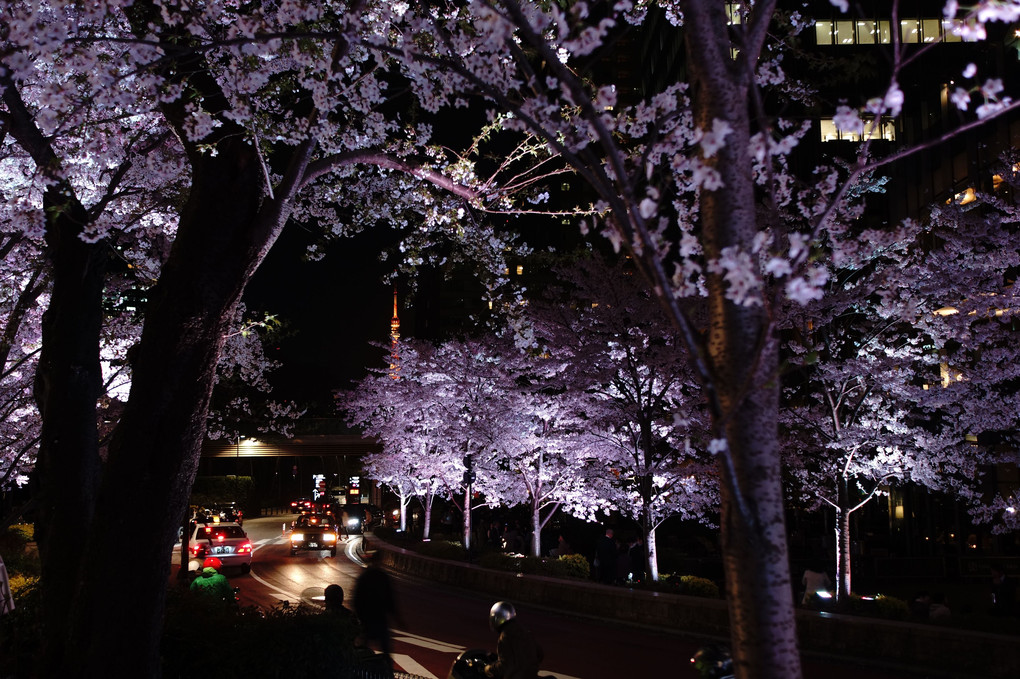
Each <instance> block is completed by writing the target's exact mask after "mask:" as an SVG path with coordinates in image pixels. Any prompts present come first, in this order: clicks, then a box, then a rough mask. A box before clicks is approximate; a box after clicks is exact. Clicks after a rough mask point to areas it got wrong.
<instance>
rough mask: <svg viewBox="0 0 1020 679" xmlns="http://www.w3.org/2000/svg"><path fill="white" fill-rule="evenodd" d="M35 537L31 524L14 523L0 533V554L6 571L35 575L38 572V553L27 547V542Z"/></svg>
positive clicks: (12, 573)
mask: <svg viewBox="0 0 1020 679" xmlns="http://www.w3.org/2000/svg"><path fill="white" fill-rule="evenodd" d="M34 538H35V531H34V529H33V526H32V525H31V524H27V523H21V524H15V525H13V526H10V527H8V528H7V530H6V531H3V532H2V533H0V556H2V557H3V560H4V566H5V567H6V568H7V571H8V573H10V574H11V575H14V574H16V573H22V574H25V575H35V574H38V573H39V555H38V553H37V552H36V551H35V550H33V549H28V543H29V542H31V541H32V540H33V539H34Z"/></svg>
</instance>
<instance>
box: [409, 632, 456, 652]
mask: <svg viewBox="0 0 1020 679" xmlns="http://www.w3.org/2000/svg"><path fill="white" fill-rule="evenodd" d="M393 639H394V640H395V641H403V642H404V643H405V644H411V645H412V646H421V647H422V648H430V649H432V650H433V651H439V652H441V653H460V652H461V651H463V650H464V647H463V646H456V645H454V644H448V643H446V642H445V641H437V640H435V639H429V638H428V637H423V636H421V635H420V634H411V633H410V632H401V631H400V630H393Z"/></svg>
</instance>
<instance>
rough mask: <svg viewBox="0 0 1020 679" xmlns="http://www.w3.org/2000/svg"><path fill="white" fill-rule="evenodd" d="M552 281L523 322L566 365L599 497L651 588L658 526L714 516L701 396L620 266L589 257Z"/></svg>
mask: <svg viewBox="0 0 1020 679" xmlns="http://www.w3.org/2000/svg"><path fill="white" fill-rule="evenodd" d="M556 273H557V278H558V280H559V281H560V282H561V283H560V284H561V285H562V286H563V287H564V288H565V290H563V291H561V292H558V291H555V290H554V291H552V292H550V294H549V296H548V299H547V300H545V301H543V302H536V303H533V304H531V305H529V307H528V316H529V318H531V319H533V322H534V334H535V336H536V338H538V339H540V341H541V342H542V345H541V346H542V348H543V350H544V351H547V352H549V354H550V355H551V356H552V357H553V358H555V359H557V360H559V361H561V362H563V363H564V367H563V368H562V369H561V371H560V375H561V376H562V377H561V379H560V383H562V384H563V389H564V393H565V394H569V395H570V396H571V406H570V407H571V408H572V409H573V410H576V411H577V412H578V413H580V414H582V416H583V417H582V419H583V425H581V426H582V427H583V428H584V430H585V431H587V432H589V434H590V437H589V438H590V439H591V441H590V443H589V445H590V446H591V449H590V451H589V453H590V454H592V455H597V458H598V464H599V465H600V466H601V467H603V468H608V469H610V470H611V471H612V474H611V475H610V476H608V477H607V478H606V479H605V484H604V487H603V488H602V491H603V492H604V493H605V496H606V499H607V500H609V501H610V502H611V503H612V505H613V506H614V507H616V508H618V509H619V510H620V511H621V512H622V513H623V514H624V515H626V516H629V517H631V518H633V519H634V520H635V521H637V523H638V525H639V526H640V527H641V532H642V537H643V539H644V545H645V555H646V562H647V563H646V566H647V572H648V573H649V575H650V577H651V578H652V579H653V580H657V579H658V572H659V569H658V559H657V549H656V532H655V531H656V528H657V527H658V526H659V525H660V524H661V523H662V522H663V521H664V520H665V519H667V518H669V517H671V516H679V517H682V518H684V519H695V520H704V521H709V522H710V521H711V519H712V517H713V516H714V514H715V513H716V511H717V507H718V491H717V483H716V480H715V472H714V465H712V463H711V458H710V457H709V455H708V450H707V448H708V445H709V441H708V436H707V422H706V421H705V420H706V413H705V411H704V406H703V397H702V395H701V393H700V388H699V386H698V384H697V380H696V378H695V376H694V375H693V373H692V372H691V368H690V359H689V357H688V355H687V350H686V348H685V347H684V346H683V343H682V342H681V340H680V338H679V336H678V335H677V333H676V331H675V330H674V329H673V327H672V325H671V324H670V323H669V322H668V320H667V319H665V318H664V317H663V316H662V312H661V309H660V307H659V305H658V304H657V303H656V301H655V299H654V298H653V296H652V295H651V294H649V292H648V291H647V289H646V288H645V286H644V285H643V283H642V281H641V280H640V279H638V278H637V277H636V276H635V271H634V270H633V269H632V268H629V267H628V266H627V265H626V263H625V260H624V263H620V264H617V265H615V266H611V265H609V264H608V263H607V262H606V261H605V260H604V259H602V258H601V257H599V256H596V255H592V254H587V255H582V256H581V257H579V258H578V259H577V261H576V262H574V263H573V264H572V265H569V266H563V267H561V268H559V269H558V270H557V272H556ZM698 450H700V451H701V452H700V453H699V452H697V451H698Z"/></svg>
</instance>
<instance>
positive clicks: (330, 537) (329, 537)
mask: <svg viewBox="0 0 1020 679" xmlns="http://www.w3.org/2000/svg"><path fill="white" fill-rule="evenodd" d="M322 541H323V542H336V533H323V534H322Z"/></svg>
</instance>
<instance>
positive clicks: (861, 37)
mask: <svg viewBox="0 0 1020 679" xmlns="http://www.w3.org/2000/svg"><path fill="white" fill-rule="evenodd" d="M876 42H878V22H877V21H858V22H857V44H859V45H874V44H875V43H876Z"/></svg>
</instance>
